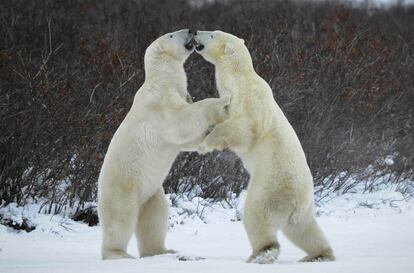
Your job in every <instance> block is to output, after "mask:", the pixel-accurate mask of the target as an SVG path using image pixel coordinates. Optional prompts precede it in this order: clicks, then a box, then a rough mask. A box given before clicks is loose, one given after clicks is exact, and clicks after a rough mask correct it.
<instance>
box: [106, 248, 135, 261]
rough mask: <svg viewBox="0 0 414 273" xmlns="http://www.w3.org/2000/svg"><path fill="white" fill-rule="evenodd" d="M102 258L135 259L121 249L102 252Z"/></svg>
mask: <svg viewBox="0 0 414 273" xmlns="http://www.w3.org/2000/svg"><path fill="white" fill-rule="evenodd" d="M102 258H103V259H104V260H118V259H135V257H133V256H131V255H129V254H128V253H126V252H125V251H122V250H109V251H105V253H103V255H102Z"/></svg>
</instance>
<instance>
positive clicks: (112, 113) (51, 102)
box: [0, 0, 414, 213]
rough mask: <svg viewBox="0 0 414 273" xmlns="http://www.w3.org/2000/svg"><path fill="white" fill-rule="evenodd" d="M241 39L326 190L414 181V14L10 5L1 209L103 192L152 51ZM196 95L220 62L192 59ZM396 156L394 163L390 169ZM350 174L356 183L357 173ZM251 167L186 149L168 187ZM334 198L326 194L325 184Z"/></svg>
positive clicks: (156, 4)
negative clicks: (209, 35) (181, 40)
mask: <svg viewBox="0 0 414 273" xmlns="http://www.w3.org/2000/svg"><path fill="white" fill-rule="evenodd" d="M188 27H190V28H193V29H206V30H214V29H221V30H223V31H227V32H231V33H233V34H235V35H238V36H240V37H242V38H243V39H244V40H245V41H246V44H247V46H248V48H249V49H250V51H251V54H252V57H253V61H254V65H255V68H256V71H257V72H258V74H260V75H261V76H262V77H263V78H264V79H265V80H266V81H267V82H268V83H269V84H270V86H271V87H272V89H273V94H274V97H275V99H276V101H277V102H278V104H279V105H280V107H281V108H282V110H283V111H284V112H285V113H286V115H287V117H288V119H289V120H290V121H291V123H292V125H293V127H294V128H295V130H296V132H297V133H298V135H299V138H300V140H301V141H302V144H303V147H304V150H305V152H306V154H307V158H308V162H309V165H310V167H311V170H312V173H313V175H314V178H315V185H316V186H317V189H318V190H319V191H324V192H332V191H338V192H346V191H350V190H354V189H355V187H356V186H358V187H360V189H362V190H365V191H369V190H372V189H374V188H375V187H376V183H377V182H376V181H379V180H378V179H375V178H377V177H378V176H383V175H384V174H387V175H388V176H387V177H388V179H387V180H386V181H385V180H381V181H382V182H387V183H391V184H394V185H396V187H397V188H398V189H399V190H401V191H403V192H405V193H407V194H410V193H412V191H410V189H411V190H412V188H413V185H412V183H413V182H412V181H413V180H414V168H413V162H414V158H413V152H414V139H413V138H414V118H413V115H414V87H413V86H414V9H413V8H410V7H394V8H391V9H389V10H386V11H385V10H372V9H371V10H368V9H365V8H359V9H357V8H351V7H347V6H343V5H339V4H329V3H318V4H315V3H314V4H310V3H293V2H288V1H270V0H269V1H233V2H227V4H225V3H220V2H218V3H211V4H207V5H205V6H202V7H199V8H197V7H194V6H191V5H189V4H188V2H187V1H183V0H176V1H161V0H151V1H116V0H103V1H101V0H69V1H68V0H64V1H63V0H48V1H21V0H14V1H11V0H10V1H7V0H6V1H0V199H1V204H0V205H5V204H7V203H10V202H17V203H18V204H20V205H22V204H24V203H25V202H27V201H28V200H33V199H34V200H41V201H42V202H45V203H44V205H45V207H44V208H45V210H46V211H50V212H53V213H55V212H56V213H57V212H60V211H62V210H64V209H66V208H68V207H73V206H82V205H83V204H84V203H85V202H89V201H94V200H96V191H97V177H98V174H99V170H100V166H101V164H102V160H103V158H104V155H105V151H106V149H107V147H108V144H109V141H110V139H111V137H112V135H113V133H114V132H115V130H116V128H117V127H118V126H119V124H120V123H121V121H122V120H123V118H124V116H125V115H126V113H127V112H128V109H129V108H130V106H131V103H132V99H133V96H134V94H135V92H136V91H137V90H138V89H139V87H140V86H141V84H142V83H143V80H144V70H143V57H144V52H145V49H146V47H147V46H148V45H149V44H150V43H151V42H152V41H153V40H154V39H155V38H157V37H158V36H160V35H162V34H164V33H166V32H170V31H175V30H177V29H181V28H188ZM186 69H187V71H188V77H189V92H190V93H191V95H192V96H193V97H194V99H195V100H201V99H204V98H207V97H214V96H217V91H216V89H215V84H214V68H213V66H212V65H210V64H208V63H207V62H205V61H204V60H202V59H201V58H200V57H198V56H196V55H195V54H194V55H192V56H191V57H190V59H189V60H188V61H187V63H186ZM387 156H390V157H392V158H393V161H394V164H386V161H384V159H385V158H386V157H387ZM349 177H354V178H357V179H355V180H349V179H348V178H349ZM247 181H248V174H247V172H246V171H245V170H244V169H243V167H242V163H241V162H240V160H239V159H238V158H237V157H236V156H235V155H234V154H233V153H231V152H230V151H226V152H221V153H219V152H214V153H212V154H209V155H207V156H200V155H197V154H196V153H182V154H181V155H180V156H179V157H178V158H177V160H176V162H175V164H174V166H173V167H172V170H171V172H170V174H169V176H168V177H167V179H166V182H165V188H166V191H167V192H184V191H189V190H191V189H193V188H194V186H195V185H199V186H200V187H201V190H202V192H201V193H200V195H201V196H202V197H205V198H214V199H225V198H227V195H228V192H234V193H236V194H238V193H239V192H240V191H241V190H242V189H243V188H245V187H246V185H247ZM322 195H323V192H322Z"/></svg>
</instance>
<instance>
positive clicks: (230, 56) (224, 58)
mask: <svg viewBox="0 0 414 273" xmlns="http://www.w3.org/2000/svg"><path fill="white" fill-rule="evenodd" d="M194 40H195V43H196V51H197V53H199V54H200V55H202V56H203V58H204V59H205V60H207V61H209V62H211V63H213V64H215V65H218V64H230V65H231V64H234V65H237V66H240V65H242V66H243V67H244V68H250V67H253V66H252V61H251V56H250V53H249V51H248V49H247V47H246V46H245V45H244V40H243V39H240V38H238V37H236V36H234V35H232V34H230V33H226V32H223V31H219V30H216V31H196V32H195V33H194Z"/></svg>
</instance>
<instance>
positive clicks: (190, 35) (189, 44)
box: [184, 29, 197, 51]
mask: <svg viewBox="0 0 414 273" xmlns="http://www.w3.org/2000/svg"><path fill="white" fill-rule="evenodd" d="M195 33H197V31H193V30H191V29H189V30H188V32H187V37H186V39H185V42H184V47H185V49H187V50H189V51H192V50H193V49H194V45H195V41H194V35H196V34H195Z"/></svg>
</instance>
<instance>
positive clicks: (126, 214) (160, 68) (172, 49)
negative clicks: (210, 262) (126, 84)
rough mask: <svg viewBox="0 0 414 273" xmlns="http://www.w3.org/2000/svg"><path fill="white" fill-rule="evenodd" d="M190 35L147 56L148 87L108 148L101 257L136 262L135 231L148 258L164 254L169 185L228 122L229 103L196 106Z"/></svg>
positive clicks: (101, 189)
mask: <svg viewBox="0 0 414 273" xmlns="http://www.w3.org/2000/svg"><path fill="white" fill-rule="evenodd" d="M192 37H193V35H192V34H191V31H189V30H181V31H177V32H173V33H168V34H165V35H163V36H161V37H160V38H158V39H157V40H155V41H154V42H153V43H152V44H151V45H150V46H149V47H148V48H147V50H146V52H145V60H144V61H145V82H144V84H143V85H142V87H141V88H140V89H139V91H138V92H137V94H136V95H135V98H134V102H133V105H132V107H131V109H130V111H129V113H128V114H127V115H126V117H125V119H124V120H123V122H122V123H121V125H120V126H119V128H118V130H117V131H116V133H115V135H114V136H113V138H112V140H111V143H110V145H109V148H108V151H107V153H106V156H105V160H104V163H103V165H102V169H101V173H100V175H99V181H98V185H99V186H98V214H99V220H100V223H101V227H102V233H103V234H102V235H103V242H102V258H103V259H119V258H132V257H131V256H130V255H128V254H127V252H126V248H127V244H128V241H129V239H130V238H131V236H132V234H133V233H134V232H135V235H136V237H137V240H138V249H139V252H140V255H141V257H142V256H150V255H156V254H163V253H169V252H173V251H172V250H168V249H166V248H165V245H164V241H165V237H166V234H167V229H168V205H167V204H168V203H167V200H166V198H165V194H164V190H163V188H162V183H163V181H164V179H165V177H166V176H167V174H168V171H169V169H170V167H171V165H172V163H173V161H174V159H175V158H176V156H177V155H178V153H179V152H180V151H181V150H189V149H195V148H196V147H197V145H198V144H200V143H201V141H202V140H203V139H204V137H205V135H206V134H207V132H208V131H209V128H210V126H214V125H215V124H217V123H220V122H222V121H224V120H225V119H226V118H227V117H228V111H227V106H228V104H229V98H221V99H205V100H203V101H200V102H196V103H193V104H191V103H189V102H188V101H187V100H188V97H189V94H188V93H187V78H186V74H185V71H184V68H183V64H184V61H185V60H186V59H187V57H188V56H189V55H190V54H191V53H192V52H193V44H192Z"/></svg>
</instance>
